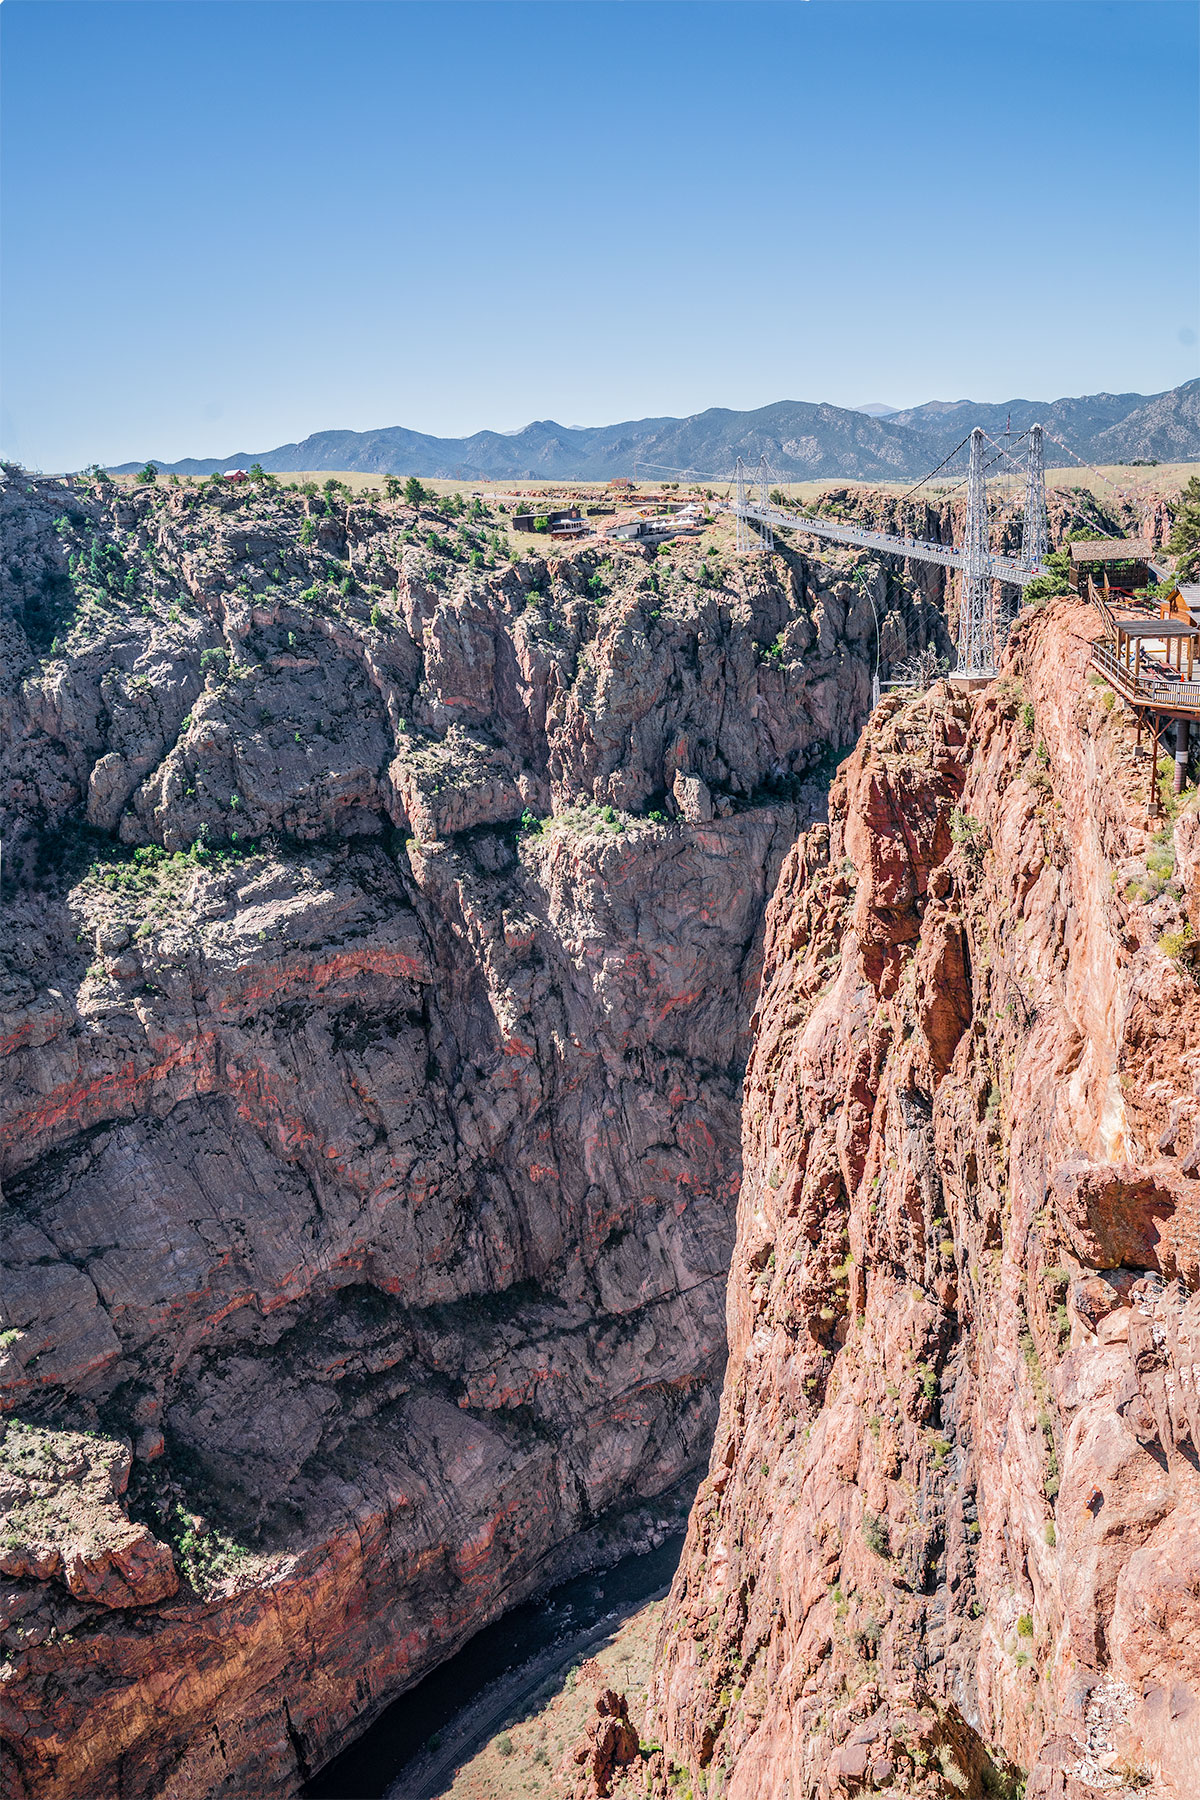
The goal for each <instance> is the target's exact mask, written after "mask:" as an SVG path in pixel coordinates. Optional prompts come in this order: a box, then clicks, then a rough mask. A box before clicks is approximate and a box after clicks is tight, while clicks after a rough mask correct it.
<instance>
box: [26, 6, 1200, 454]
mask: <svg viewBox="0 0 1200 1800" xmlns="http://www.w3.org/2000/svg"><path fill="white" fill-rule="evenodd" d="M0 30H2V32H3V52H4V60H3V80H4V88H5V95H4V98H5V108H4V131H5V143H4V159H3V170H4V194H3V199H4V213H5V218H4V228H5V246H6V250H5V261H4V284H5V285H4V336H3V353H4V371H3V373H4V385H3V413H2V433H3V449H4V453H5V454H7V455H15V456H17V457H19V458H20V459H21V460H23V461H24V462H26V463H27V464H28V465H29V466H30V467H40V468H44V469H47V470H50V469H57V468H66V467H77V466H80V465H82V464H83V463H86V462H90V461H92V460H93V459H95V460H99V461H101V462H119V461H123V460H126V459H128V458H131V457H134V456H144V455H155V456H159V457H164V458H172V459H173V458H176V457H179V456H184V455H230V454H233V453H235V452H237V451H255V450H262V449H266V448H269V447H271V446H273V445H275V444H278V443H283V442H286V441H288V440H291V439H296V438H300V437H303V436H304V435H306V434H307V433H308V432H310V431H314V430H320V429H325V428H327V427H334V426H341V427H350V428H353V429H365V428H367V427H370V426H379V425H391V424H404V425H408V426H411V427H413V428H415V429H418V430H424V431H431V432H436V433H439V434H443V435H449V434H459V433H465V432H470V431H473V430H477V429H479V428H481V427H484V426H491V427H494V428H496V429H499V430H510V429H515V428H517V427H519V426H521V425H523V424H525V423H526V422H527V421H528V420H530V419H532V418H555V419H558V420H559V421H560V422H562V423H565V424H600V423H606V422H610V421H613V420H617V419H621V418H638V417H643V416H646V415H653V414H659V413H672V414H686V413H691V412H696V411H700V410H702V409H703V408H705V407H707V406H729V407H737V408H741V407H753V406H761V405H765V404H766V403H768V402H769V401H772V400H777V399H781V398H788V399H803V400H829V401H832V402H834V403H835V404H838V405H847V406H852V405H857V404H861V403H864V402H867V401H886V402H889V403H890V404H892V405H897V406H900V405H908V404H913V403H916V402H918V401H921V400H926V399H932V398H958V397H961V396H968V395H969V396H972V397H976V398H981V399H1002V398H1007V397H1010V396H1014V395H1020V396H1027V397H1031V398H1054V397H1056V396H1058V395H1061V394H1069V393H1087V392H1095V391H1098V390H1100V389H1109V390H1116V391H1125V390H1136V391H1140V392H1145V393H1149V392H1155V391H1157V390H1159V389H1162V388H1166V387H1170V386H1172V385H1174V384H1175V383H1176V382H1179V381H1183V380H1186V379H1189V378H1190V377H1191V376H1192V375H1193V374H1195V373H1196V367H1197V348H1196V334H1197V328H1198V324H1200V321H1198V319H1197V291H1198V285H1200V284H1198V278H1197V231H1198V221H1200V195H1198V183H1197V142H1196V117H1197V97H1198V96H1197V58H1198V47H1197V10H1196V8H1195V7H1194V6H1193V5H1192V4H1191V3H1190V0H1188V3H1181V4H1174V3H1173V0H1134V3H1133V4H1105V3H1099V4H1096V3H1093V0H1066V3H1064V4H1058V3H1057V0H1034V3H1032V4H1027V3H1025V0H997V3H995V4H991V3H983V0H980V3H976V0H940V3H937V4H924V3H922V0H878V3H876V0H799V3H789V0H774V3H767V4H758V3H757V0H733V3H732V4H724V3H722V0H699V3H692V0H670V3H666V4H656V3H654V0H623V3H621V0H617V3H615V4H611V3H602V4H591V3H575V0H540V3H534V4H508V3H507V0H481V3H471V4H457V3H456V0H440V3H438V4H432V5H430V4H420V3H416V0H413V3H392V0H367V3H364V4H360V3H359V0H301V3H299V4H297V3H294V0H261V3H259V0H250V3H246V0H196V3H193V0H135V3H133V4H125V3H119V4H110V3H108V0H84V3H82V4H81V3H76V0H7V4H4V5H3V7H2V8H0ZM1106 250H1111V253H1112V256H1113V263H1114V269H1115V273H1114V275H1113V277H1112V278H1111V279H1105V278H1104V276H1103V259H1104V256H1105V252H1106ZM1142 269H1144V270H1145V273H1144V275H1143V274H1140V273H1139V271H1140V270H1142Z"/></svg>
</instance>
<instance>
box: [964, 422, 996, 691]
mask: <svg viewBox="0 0 1200 1800" xmlns="http://www.w3.org/2000/svg"><path fill="white" fill-rule="evenodd" d="M983 445H984V434H983V432H982V430H981V429H980V427H979V426H978V425H977V426H976V427H975V429H974V431H973V432H972V433H971V460H970V462H969V464H968V465H967V517H966V527H965V530H964V533H963V560H962V581H961V585H960V588H959V605H958V667H957V669H956V670H955V673H956V674H958V675H982V676H991V675H994V674H995V673H996V670H995V647H994V643H993V624H992V547H991V542H990V539H989V533H988V511H987V478H986V476H985V475H984V472H983Z"/></svg>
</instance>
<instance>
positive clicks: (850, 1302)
mask: <svg viewBox="0 0 1200 1800" xmlns="http://www.w3.org/2000/svg"><path fill="white" fill-rule="evenodd" d="M1097 634H1098V626H1097V623H1096V621H1095V619H1094V616H1092V615H1090V614H1089V612H1088V610H1087V609H1086V608H1084V607H1082V606H1080V605H1078V604H1077V603H1075V602H1055V603H1053V604H1052V605H1051V606H1050V607H1049V608H1048V609H1047V610H1045V611H1043V612H1041V613H1040V614H1038V615H1036V616H1032V617H1027V618H1025V619H1024V620H1022V622H1021V624H1020V625H1019V626H1018V627H1017V629H1016V630H1015V632H1014V634H1013V639H1012V644H1011V649H1010V653H1009V656H1008V658H1007V661H1006V664H1005V667H1004V671H1003V674H1002V677H1001V678H1000V679H998V680H997V681H995V682H994V683H993V684H992V685H991V686H990V687H989V688H988V689H987V690H986V691H985V692H983V693H982V694H981V695H979V696H977V697H975V698H974V699H967V698H960V697H955V696H954V695H953V694H952V693H951V692H950V691H949V690H948V688H947V687H946V686H945V685H944V684H939V685H937V686H935V687H934V688H933V689H931V690H930V691H929V692H928V693H927V694H926V695H924V696H923V697H920V698H914V699H909V700H905V699H901V698H899V697H890V698H886V699H885V700H884V701H883V702H882V703H881V705H880V706H878V707H877V708H876V709H875V712H874V714H873V715H872V718H871V721H870V723H869V725H868V728H867V730H866V732H865V733H864V737H863V740H862V742H861V744H860V746H859V748H858V749H857V750H856V752H855V753H854V755H853V756H852V757H851V758H850V760H849V762H848V763H847V764H846V766H845V768H844V770H843V771H842V773H841V774H840V775H839V777H838V780H837V783H836V784H835V788H834V791H833V794H832V796H831V809H830V822H829V825H828V826H825V825H823V824H818V825H815V826H814V827H812V828H811V829H810V830H808V831H807V832H806V833H804V834H803V835H802V836H801V837H800V839H799V840H798V842H797V845H796V847H795V848H794V850H793V851H792V853H791V854H790V856H789V857H788V860H787V862H786V864H785V866H784V870H783V873H782V876H781V879H780V883H779V887H778V890H777V892H776V895H775V898H774V900H773V902H772V905H771V909H770V913H769V922H768V943H767V951H766V972H765V978H764V988H763V995H762V999H761V1003H760V1007H759V1011H758V1014H757V1017H756V1021H755V1028H756V1029H755V1044H754V1051H753V1055H752V1058H751V1062H750V1065H749V1069H748V1074H747V1080H746V1090H745V1099H744V1110H743V1133H744V1152H745V1174H744V1179H743V1186H742V1192H741V1197H740V1201H739V1212H738V1239H737V1248H736V1251H735V1256H734V1262H733V1270H732V1276H731V1285H730V1290H729V1308H728V1317H729V1328H730V1362H729V1366H728V1372H727V1376H726V1382H725V1391H724V1397H723V1401H722V1410H721V1420H720V1424H719V1427H718V1431H717V1438H716V1443H715V1448H714V1452H713V1456H712V1461H711V1465H710V1472H709V1475H708V1477H707V1479H706V1480H705V1482H704V1483H703V1485H702V1487H701V1490H700V1495H699V1497H698V1500H697V1502H696V1505H695V1508H694V1511H693V1517H692V1521H691V1526H690V1531H689V1537H688V1544H687V1548H686V1550H685V1553H684V1559H683V1563H682V1565H681V1569H680V1573H679V1576H678V1578H677V1581H676V1585H675V1589H674V1592H673V1596H672V1600H671V1603H670V1606H669V1608H668V1610H667V1613H666V1614H665V1616H664V1624H663V1627H662V1632H661V1636H660V1640H659V1658H660V1663H659V1668H658V1672H657V1676H656V1685H655V1690H654V1704H655V1707H656V1708H657V1715H658V1716H657V1722H656V1723H657V1728H658V1730H659V1731H660V1732H661V1735H662V1737H663V1742H664V1748H665V1751H666V1754H667V1756H668V1759H669V1760H670V1761H673V1762H674V1764H675V1765H676V1767H677V1768H678V1769H686V1770H688V1771H690V1774H691V1778H692V1780H693V1781H695V1782H697V1783H699V1785H700V1786H701V1787H702V1788H703V1789H704V1791H706V1792H707V1793H708V1794H709V1795H710V1796H713V1795H721V1796H722V1797H723V1800H783V1797H784V1796H785V1795H786V1796H789V1797H790V1800H801V1797H802V1796H804V1797H806V1800H832V1797H833V1796H839V1795H852V1794H857V1793H862V1792H872V1791H876V1790H882V1791H888V1792H898V1793H904V1794H913V1795H915V1794H939V1795H945V1796H951V1795H955V1794H958V1795H971V1796H974V1795H982V1794H1004V1793H1014V1794H1015V1793H1016V1792H1017V1791H1018V1781H1019V1779H1020V1776H1021V1772H1022V1771H1028V1786H1027V1788H1026V1789H1025V1791H1026V1793H1027V1795H1028V1796H1030V1797H1033V1796H1058V1797H1059V1800H1087V1797H1090V1796H1093V1795H1094V1794H1098V1793H1108V1792H1112V1791H1115V1790H1117V1789H1119V1788H1121V1787H1124V1786H1140V1785H1145V1784H1146V1783H1149V1784H1150V1786H1149V1787H1148V1789H1147V1791H1148V1792H1153V1793H1158V1794H1161V1795H1164V1796H1172V1797H1173V1800H1185V1797H1187V1796H1190V1795H1194V1794H1195V1793H1196V1792H1197V1791H1200V1728H1198V1726H1200V1664H1198V1662H1197V1654H1196V1645H1197V1643H1200V1600H1198V1599H1197V1595H1198V1594H1200V1577H1198V1574H1197V1569H1196V1566H1195V1564H1196V1542H1197V1538H1196V1529H1195V1525H1196V1519H1197V1509H1198V1508H1200V1473H1198V1469H1200V1460H1198V1453H1200V1404H1198V1402H1197V1395H1196V1368H1197V1358H1196V1348H1197V1341H1196V1333H1197V1331H1198V1330H1200V1297H1198V1295H1197V1287H1198V1284H1200V1179H1198V1178H1197V1168H1198V1165H1200V994H1198V991H1197V985H1196V977H1195V972H1194V964H1193V960H1192V946H1193V943H1194V941H1195V939H1194V932H1195V928H1196V926H1197V925H1198V924H1200V885H1198V883H1197V857H1196V846H1197V842H1198V831H1200V826H1198V824H1197V814H1196V811H1195V798H1194V794H1193V796H1192V798H1190V799H1188V800H1187V801H1185V803H1184V804H1183V806H1182V808H1181V809H1180V810H1179V811H1178V813H1177V814H1176V815H1175V816H1174V818H1173V819H1172V821H1171V822H1170V823H1168V824H1167V826H1166V827H1165V829H1160V830H1158V831H1154V830H1152V829H1148V828H1147V822H1146V794H1145V781H1146V774H1145V770H1146V764H1145V762H1144V761H1138V760H1137V759H1135V757H1134V753H1133V747H1132V737H1133V733H1132V727H1131V726H1130V725H1129V723H1128V721H1127V719H1126V718H1125V716H1124V714H1123V709H1122V708H1121V707H1120V705H1119V704H1118V703H1115V697H1114V695H1113V694H1112V693H1111V692H1110V691H1109V690H1108V689H1107V688H1105V687H1104V686H1103V685H1102V684H1100V682H1099V680H1098V678H1097V677H1095V676H1090V675H1089V673H1088V666H1087V657H1088V641H1089V639H1090V638H1091V637H1093V636H1095V635H1097ZM653 1723H654V1722H652V1725H653Z"/></svg>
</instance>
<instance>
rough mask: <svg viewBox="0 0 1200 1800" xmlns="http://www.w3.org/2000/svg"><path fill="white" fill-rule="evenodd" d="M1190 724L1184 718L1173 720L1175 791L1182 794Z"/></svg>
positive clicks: (1186, 764) (1185, 779) (1185, 778)
mask: <svg viewBox="0 0 1200 1800" xmlns="http://www.w3.org/2000/svg"><path fill="white" fill-rule="evenodd" d="M1191 731H1192V728H1191V725H1190V724H1189V723H1188V721H1187V720H1186V719H1176V721H1175V792H1176V793H1177V794H1182V792H1183V789H1184V784H1185V783H1186V781H1187V766H1188V747H1189V739H1190V737H1191Z"/></svg>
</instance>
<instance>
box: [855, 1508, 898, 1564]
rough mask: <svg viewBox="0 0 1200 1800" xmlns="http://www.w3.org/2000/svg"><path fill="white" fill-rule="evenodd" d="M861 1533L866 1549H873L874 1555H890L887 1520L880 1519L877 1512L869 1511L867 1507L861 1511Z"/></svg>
mask: <svg viewBox="0 0 1200 1800" xmlns="http://www.w3.org/2000/svg"><path fill="white" fill-rule="evenodd" d="M862 1535H863V1543H864V1544H865V1545H866V1546H867V1549H868V1550H872V1551H874V1553H875V1555H876V1556H890V1555H891V1545H890V1543H889V1541H888V1530H887V1521H886V1520H885V1519H882V1518H881V1517H880V1516H879V1514H878V1513H874V1512H871V1511H870V1510H869V1509H868V1510H867V1511H865V1512H864V1513H863V1524H862Z"/></svg>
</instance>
